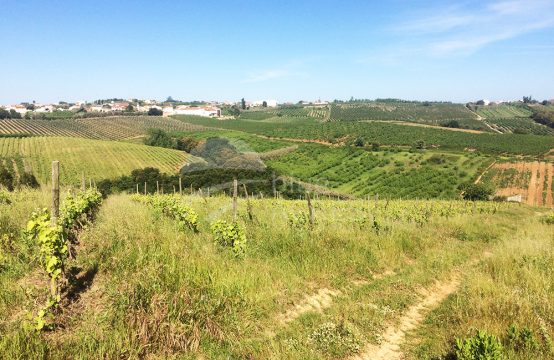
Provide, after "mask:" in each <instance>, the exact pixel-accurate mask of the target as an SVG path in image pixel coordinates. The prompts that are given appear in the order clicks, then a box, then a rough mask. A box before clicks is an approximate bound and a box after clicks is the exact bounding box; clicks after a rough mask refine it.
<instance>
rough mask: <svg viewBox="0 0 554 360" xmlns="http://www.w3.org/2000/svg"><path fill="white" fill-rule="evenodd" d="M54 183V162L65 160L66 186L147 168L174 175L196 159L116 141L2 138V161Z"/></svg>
mask: <svg viewBox="0 0 554 360" xmlns="http://www.w3.org/2000/svg"><path fill="white" fill-rule="evenodd" d="M2 158H3V159H4V161H6V162H12V161H13V163H14V164H16V167H17V168H18V172H19V173H21V172H22V171H28V172H32V173H33V174H34V175H35V176H36V177H37V179H38V180H39V181H40V182H42V183H47V182H49V181H50V171H51V165H50V163H51V162H52V160H61V167H62V177H61V181H62V183H66V184H67V183H79V182H80V179H81V175H82V172H83V171H84V172H85V174H86V176H87V177H89V178H92V179H95V180H99V179H105V178H113V177H116V176H121V175H129V174H130V172H131V171H132V170H134V169H139V168H144V167H147V166H150V167H156V168H158V169H160V170H161V171H162V172H167V173H171V174H174V173H176V172H178V171H179V169H180V168H181V167H182V166H184V165H185V164H187V163H189V162H191V161H194V157H192V156H190V155H188V154H187V153H185V152H182V151H177V150H171V149H164V148H159V147H152V146H145V145H138V144H130V143H124V142H116V141H103V140H89V139H80V138H69V137H55V136H44V137H43V136H39V137H28V138H13V137H12V138H0V159H2ZM0 161H1V160H0Z"/></svg>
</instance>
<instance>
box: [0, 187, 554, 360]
mask: <svg viewBox="0 0 554 360" xmlns="http://www.w3.org/2000/svg"><path fill="white" fill-rule="evenodd" d="M62 194H63V195H62V204H63V203H64V202H65V201H64V200H63V199H64V198H65V197H66V192H65V191H62ZM49 198H50V195H49V193H48V192H46V191H45V192H41V191H23V192H14V193H9V194H6V193H3V194H2V196H1V197H0V199H1V201H0V226H1V227H0V238H1V239H2V243H1V244H0V245H1V249H2V252H1V253H0V254H1V257H0V332H1V333H2V337H0V350H1V353H2V355H3V356H5V357H6V358H18V357H19V358H120V357H125V358H187V359H188V358H190V359H193V358H205V359H220V358H258V359H268V358H275V359H354V358H357V359H428V358H436V359H438V358H450V357H451V356H453V354H455V353H456V351H457V348H456V345H454V342H455V340H456V339H460V344H463V343H464V340H465V339H469V338H474V339H475V337H476V336H477V335H476V330H480V331H481V333H480V334H481V335H480V336H482V337H483V336H485V337H486V339H489V340H490V339H492V340H490V341H491V342H492V343H493V345H495V346H496V345H498V346H499V349H500V350H499V351H500V353H501V354H502V355H503V356H504V357H505V358H509V359H529V358H532V359H551V358H552V356H553V353H552V347H551V340H550V339H552V337H553V336H554V311H552V309H553V308H554V289H553V288H552V278H553V276H554V272H553V266H552V264H553V263H554V242H553V241H554V239H553V237H552V233H553V228H552V226H554V225H551V224H549V223H551V222H554V220H552V214H551V213H550V215H548V212H547V210H544V209H537V208H531V207H527V206H526V205H522V206H519V205H516V204H508V203H481V202H476V203H474V202H463V201H438V200H431V201H416V200H410V201H406V200H404V201H399V200H392V201H387V200H375V199H373V198H372V199H370V200H349V201H333V200H327V199H323V198H321V199H318V198H313V199H312V200H311V204H312V206H313V208H312V216H310V211H309V208H308V204H307V201H305V200H298V201H285V200H279V199H250V200H249V201H247V200H246V199H245V198H239V199H238V213H237V218H236V222H233V220H232V217H233V215H232V212H233V210H232V209H233V206H232V199H231V198H229V197H223V196H221V197H202V196H182V197H181V196H175V197H174V196H168V195H165V196H163V195H151V196H142V195H131V196H130V195H114V196H110V197H108V198H107V199H104V200H103V202H102V204H101V205H100V206H99V208H98V210H97V211H96V212H95V215H94V216H92V217H90V218H88V219H89V220H88V222H85V226H84V227H82V228H81V229H80V230H79V231H78V236H77V242H76V245H75V246H74V247H73V251H74V255H75V257H69V258H67V259H66V260H65V270H64V271H65V272H66V273H67V274H72V275H71V276H72V277H70V276H69V275H68V282H69V284H70V286H69V287H67V288H64V290H63V291H62V293H61V295H62V298H61V301H60V305H59V308H58V309H57V310H55V311H54V313H53V317H52V318H50V320H49V321H50V325H51V329H50V330H42V331H36V330H32V329H29V328H28V326H27V327H26V326H25V324H26V323H28V322H29V321H30V320H29V319H33V316H35V315H36V313H37V310H38V309H40V306H41V304H43V303H44V302H45V301H46V300H47V294H48V292H49V290H48V289H49V280H48V277H47V276H46V274H45V272H44V270H42V269H43V268H42V266H41V264H40V261H39V259H40V257H39V255H38V244H37V243H35V242H33V241H31V240H29V239H30V237H29V236H28V235H27V236H26V235H25V234H24V233H23V232H22V230H23V229H24V228H25V227H26V223H27V221H28V220H29V218H30V216H31V212H32V211H33V209H35V208H36V207H47V206H49ZM548 216H550V217H548ZM549 219H551V220H549ZM222 220H224V221H227V224H234V225H233V226H234V227H232V228H229V229H227V230H226V231H224V232H221V231H220V230H221V229H222V227H221V226H223V225H222V223H221V222H220V221H222ZM216 235H217V236H216ZM235 235H236V236H235ZM226 240H233V241H229V242H228V241H226ZM27 314H30V316H28V315H27ZM511 325H514V326H515V327H516V329H520V330H517V331H514V330H513V328H511ZM509 329H512V330H509ZM521 329H524V331H523V330H521ZM483 334H484V335H483ZM509 334H512V335H509ZM514 334H515V335H514ZM522 334H523V335H522ZM489 337H491V338H489ZM492 337H494V338H492ZM481 339H482V338H481ZM495 339H496V340H495ZM514 339H515V340H514ZM522 339H523V340H522ZM525 339H528V340H525ZM529 339H531V340H529ZM493 340H494V341H493ZM524 340H525V341H529V344H532V345H529V347H525V346H523V345H521V344H524V342H521V341H524ZM549 341H550V342H549ZM549 344H550V345H549ZM468 346H469V345H468Z"/></svg>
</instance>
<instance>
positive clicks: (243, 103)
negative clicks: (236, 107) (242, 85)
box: [240, 98, 246, 110]
mask: <svg viewBox="0 0 554 360" xmlns="http://www.w3.org/2000/svg"><path fill="white" fill-rule="evenodd" d="M240 108H241V109H242V110H246V101H244V98H242V99H241V100H240Z"/></svg>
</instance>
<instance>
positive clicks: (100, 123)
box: [0, 116, 202, 140]
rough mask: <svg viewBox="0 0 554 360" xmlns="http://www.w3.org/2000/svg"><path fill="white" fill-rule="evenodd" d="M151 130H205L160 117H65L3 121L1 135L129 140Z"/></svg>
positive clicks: (0, 126) (1, 121) (0, 128)
mask: <svg viewBox="0 0 554 360" xmlns="http://www.w3.org/2000/svg"><path fill="white" fill-rule="evenodd" d="M148 129H162V130H165V131H191V130H194V131H201V130H202V127H201V126H199V125H191V124H186V123H183V122H180V121H176V120H174V119H171V118H162V117H160V116H119V117H102V118H86V119H63V120H0V134H25V135H37V136H68V137H79V138H88V139H103V140H125V139H132V138H135V137H138V136H143V135H145V134H146V132H147V131H148Z"/></svg>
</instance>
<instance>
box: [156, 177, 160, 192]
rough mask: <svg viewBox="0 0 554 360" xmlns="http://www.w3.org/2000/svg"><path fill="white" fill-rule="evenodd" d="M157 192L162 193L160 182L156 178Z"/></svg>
mask: <svg viewBox="0 0 554 360" xmlns="http://www.w3.org/2000/svg"><path fill="white" fill-rule="evenodd" d="M156 194H158V195H159V194H160V182H159V181H158V180H156Z"/></svg>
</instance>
